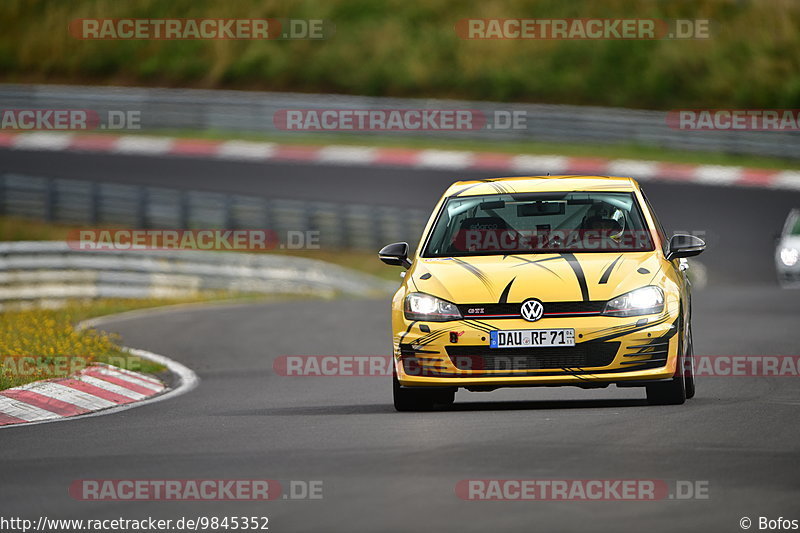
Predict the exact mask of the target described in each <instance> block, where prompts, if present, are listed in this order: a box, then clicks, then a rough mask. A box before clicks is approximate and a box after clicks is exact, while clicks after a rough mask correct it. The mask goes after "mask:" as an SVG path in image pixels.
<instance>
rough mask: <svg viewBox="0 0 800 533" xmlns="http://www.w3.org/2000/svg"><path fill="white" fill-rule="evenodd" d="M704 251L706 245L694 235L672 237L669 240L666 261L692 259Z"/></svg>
mask: <svg viewBox="0 0 800 533" xmlns="http://www.w3.org/2000/svg"><path fill="white" fill-rule="evenodd" d="M705 249H706V243H705V241H704V240H703V239H701V238H700V237H695V236H694V235H682V234H678V235H673V236H672V238H671V239H670V240H669V252H668V253H667V261H672V260H673V259H678V258H681V257H694V256H695V255H699V254H701V253H702V252H703V250H705Z"/></svg>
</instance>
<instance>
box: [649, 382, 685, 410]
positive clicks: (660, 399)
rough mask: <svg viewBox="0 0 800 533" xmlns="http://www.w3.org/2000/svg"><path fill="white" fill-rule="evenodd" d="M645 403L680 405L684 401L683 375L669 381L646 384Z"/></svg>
mask: <svg viewBox="0 0 800 533" xmlns="http://www.w3.org/2000/svg"><path fill="white" fill-rule="evenodd" d="M646 388H647V403H649V404H650V405H681V404H682V403H684V402H685V401H686V382H685V380H684V379H683V376H680V375H678V376H675V377H673V378H672V379H671V380H669V381H665V382H661V383H653V384H652V385H647V387H646Z"/></svg>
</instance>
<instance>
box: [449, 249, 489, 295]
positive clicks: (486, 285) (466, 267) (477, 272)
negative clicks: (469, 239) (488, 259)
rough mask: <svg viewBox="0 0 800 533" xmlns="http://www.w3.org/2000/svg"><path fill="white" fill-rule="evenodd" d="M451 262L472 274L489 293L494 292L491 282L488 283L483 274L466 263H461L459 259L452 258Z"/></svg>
mask: <svg viewBox="0 0 800 533" xmlns="http://www.w3.org/2000/svg"><path fill="white" fill-rule="evenodd" d="M453 261H454V262H455V263H456V264H457V265H460V266H462V267H464V268H465V269H467V271H468V272H470V273H472V274H474V275H475V277H476V278H478V279H479V280H481V283H483V285H484V286H485V287H486V288H487V289H489V291H490V292H491V291H493V290H494V287H493V286H492V282H491V281H489V278H487V277H486V274H484V273H483V272H481V271H480V270H478V269H477V268H476V267H475V266H473V265H470V264H469V263H467V262H466V261H462V260H461V259H458V258H456V257H454V258H453Z"/></svg>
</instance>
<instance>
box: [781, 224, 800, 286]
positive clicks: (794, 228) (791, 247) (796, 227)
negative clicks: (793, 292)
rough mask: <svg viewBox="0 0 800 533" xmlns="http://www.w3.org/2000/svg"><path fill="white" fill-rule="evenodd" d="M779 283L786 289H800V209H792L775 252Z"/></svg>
mask: <svg viewBox="0 0 800 533" xmlns="http://www.w3.org/2000/svg"><path fill="white" fill-rule="evenodd" d="M775 268H776V270H777V272H778V283H780V284H781V286H782V287H784V288H789V287H797V288H800V209H792V210H791V211H790V212H789V216H788V217H786V223H785V224H784V225H783V231H782V232H781V235H780V237H778V246H777V248H776V250H775Z"/></svg>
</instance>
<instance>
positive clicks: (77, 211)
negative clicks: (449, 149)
mask: <svg viewBox="0 0 800 533" xmlns="http://www.w3.org/2000/svg"><path fill="white" fill-rule="evenodd" d="M0 214H1V215H14V216H20V217H27V218H35V219H39V220H45V221H48V222H58V223H63V224H74V225H87V226H100V227H103V226H108V225H113V226H123V227H131V228H141V229H213V228H224V229H269V230H272V231H274V232H275V233H276V234H277V235H278V236H279V237H281V238H284V237H285V236H286V235H287V233H288V232H309V231H316V232H319V233H318V236H319V246H320V248H328V249H356V250H371V251H376V252H377V250H379V249H380V248H381V247H382V246H384V245H386V244H387V243H390V242H397V241H407V242H410V243H413V242H416V241H417V240H418V239H419V236H420V235H421V234H422V230H423V229H424V225H425V223H426V221H427V219H428V215H429V213H427V212H425V211H423V210H419V209H408V208H399V207H388V206H373V205H362V204H336V203H327V202H306V201H297V200H281V199H269V198H259V197H254V196H243V195H235V194H223V193H212V192H200V191H185V190H179V189H168V188H163V187H151V186H138V185H121V184H112V183H100V182H92V181H83V180H71V179H60V178H47V177H37V176H27V175H20V174H2V175H0Z"/></svg>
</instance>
